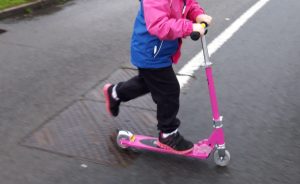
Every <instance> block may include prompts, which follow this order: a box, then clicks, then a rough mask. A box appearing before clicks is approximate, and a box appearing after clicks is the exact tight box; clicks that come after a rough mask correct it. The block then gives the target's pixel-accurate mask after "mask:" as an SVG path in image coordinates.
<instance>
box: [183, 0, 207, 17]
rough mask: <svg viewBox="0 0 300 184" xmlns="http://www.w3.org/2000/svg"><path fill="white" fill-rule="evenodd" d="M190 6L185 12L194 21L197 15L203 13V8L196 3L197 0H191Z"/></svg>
mask: <svg viewBox="0 0 300 184" xmlns="http://www.w3.org/2000/svg"><path fill="white" fill-rule="evenodd" d="M191 1H192V2H191V8H190V9H189V12H188V14H187V18H188V19H189V20H191V21H193V22H196V18H197V16H198V15H201V14H204V13H205V12H204V9H203V8H202V7H201V6H200V5H199V4H198V2H197V1H195V0H191Z"/></svg>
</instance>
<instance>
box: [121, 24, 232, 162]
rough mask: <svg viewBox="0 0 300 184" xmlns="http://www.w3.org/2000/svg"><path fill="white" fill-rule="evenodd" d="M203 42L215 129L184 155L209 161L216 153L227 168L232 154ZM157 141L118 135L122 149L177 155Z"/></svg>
mask: <svg viewBox="0 0 300 184" xmlns="http://www.w3.org/2000/svg"><path fill="white" fill-rule="evenodd" d="M202 26H203V27H204V28H206V24H205V23H203V24H202ZM199 37H200V34H199V33H196V32H193V33H192V35H191V38H192V39H193V40H198V39H199ZM201 42H202V48H203V54H204V67H205V71H206V77H207V81H208V89H209V95H210V102H211V109H212V116H213V128H214V129H213V132H212V133H211V135H210V136H209V138H207V139H204V140H200V141H199V142H198V143H195V144H194V149H193V150H192V151H191V152H189V153H187V154H183V156H186V157H192V158H198V159H207V158H208V157H209V155H210V154H211V152H212V151H214V161H215V163H216V164H217V165H219V166H226V165H227V164H228V163H229V160H230V153H229V151H228V150H226V148H225V139H224V132H223V128H222V127H223V124H222V119H223V117H222V116H220V114H219V109H218V103H217V97H216V92H215V87H214V80H213V75H212V63H211V62H210V61H209V54H208V50H207V45H206V39H205V36H201ZM157 141H158V140H157V138H155V137H148V136H144V135H136V134H133V133H131V132H129V131H127V130H119V132H118V135H117V144H118V146H119V147H120V148H122V149H128V148H131V149H133V150H136V149H140V150H149V151H153V152H159V153H168V154H175V153H173V152H171V151H169V150H166V149H163V148H160V147H158V146H157Z"/></svg>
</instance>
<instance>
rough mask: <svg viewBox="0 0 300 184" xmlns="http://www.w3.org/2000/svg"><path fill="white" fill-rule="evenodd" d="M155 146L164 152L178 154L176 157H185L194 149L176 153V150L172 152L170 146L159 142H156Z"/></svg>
mask: <svg viewBox="0 0 300 184" xmlns="http://www.w3.org/2000/svg"><path fill="white" fill-rule="evenodd" d="M157 146H159V147H160V148H162V149H165V150H168V151H170V152H171V153H174V154H178V155H185V154H187V153H189V152H191V151H193V149H194V147H192V148H190V149H188V150H184V151H177V150H174V149H173V148H171V147H170V146H168V145H166V144H163V143H161V142H159V141H157Z"/></svg>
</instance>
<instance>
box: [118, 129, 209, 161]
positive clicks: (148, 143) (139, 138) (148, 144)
mask: <svg viewBox="0 0 300 184" xmlns="http://www.w3.org/2000/svg"><path fill="white" fill-rule="evenodd" d="M157 141H158V140H157V138H155V137H148V136H144V135H133V136H132V137H131V138H130V140H126V139H122V140H120V142H121V144H123V145H126V146H128V147H133V148H136V149H142V150H149V151H153V152H159V153H168V154H176V153H174V152H172V151H170V150H167V149H164V148H160V147H159V146H158V145H157ZM212 150H213V147H212V146H209V145H208V144H207V140H202V141H199V142H198V143H196V144H194V149H193V150H192V151H191V152H189V153H186V154H183V156H186V157H193V158H198V159H206V158H208V157H209V155H210V153H211V151H212Z"/></svg>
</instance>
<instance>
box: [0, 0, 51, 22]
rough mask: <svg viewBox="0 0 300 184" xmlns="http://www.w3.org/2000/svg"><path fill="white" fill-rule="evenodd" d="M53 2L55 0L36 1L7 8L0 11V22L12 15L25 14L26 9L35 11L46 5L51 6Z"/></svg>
mask: <svg viewBox="0 0 300 184" xmlns="http://www.w3.org/2000/svg"><path fill="white" fill-rule="evenodd" d="M55 2H56V1H55V0H36V1H34V2H30V3H26V4H21V5H19V6H15V7H12V8H7V9H5V10H1V11H0V20H1V19H4V18H7V17H10V16H14V15H21V14H24V13H26V10H27V9H32V10H36V9H40V8H42V7H44V6H46V5H50V4H53V3H55Z"/></svg>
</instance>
